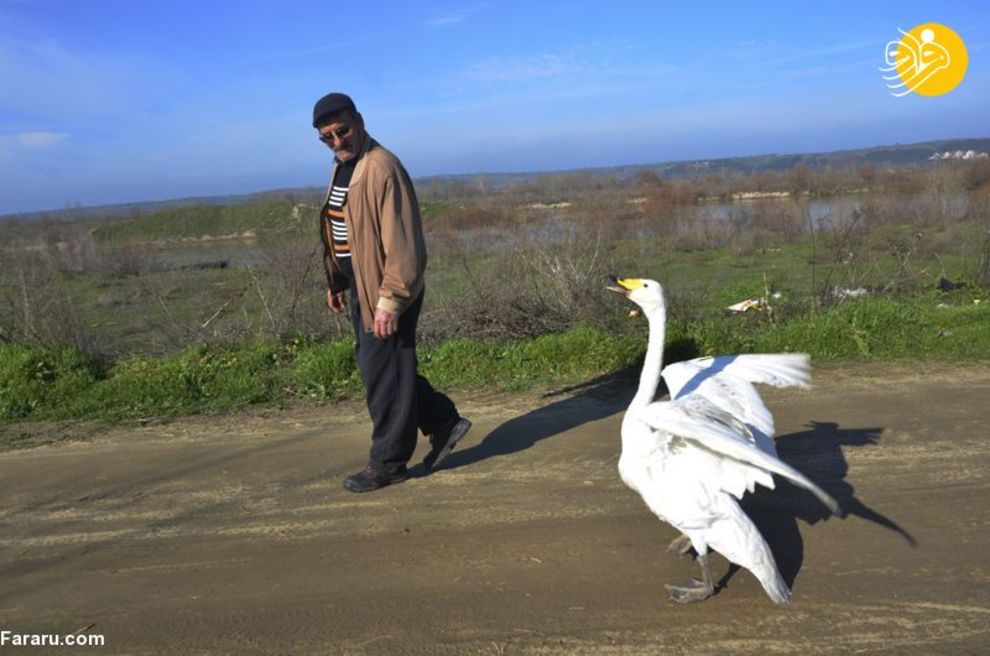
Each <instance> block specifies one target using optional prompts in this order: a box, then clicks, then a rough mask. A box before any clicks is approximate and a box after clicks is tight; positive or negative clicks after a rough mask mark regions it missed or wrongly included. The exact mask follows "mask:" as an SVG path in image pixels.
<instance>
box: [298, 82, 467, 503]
mask: <svg viewBox="0 0 990 656" xmlns="http://www.w3.org/2000/svg"><path fill="white" fill-rule="evenodd" d="M313 127H315V128H316V129H317V131H318V132H319V139H320V141H322V142H323V143H325V144H326V145H327V146H329V147H330V148H331V149H332V151H333V154H334V160H333V171H332V173H331V175H330V184H329V186H328V188H327V194H326V199H325V201H324V203H323V210H322V213H321V216H320V236H321V239H322V240H323V262H324V266H325V268H326V273H327V304H328V305H329V306H330V309H331V310H333V311H334V312H346V311H347V308H348V303H349V304H350V311H351V323H352V324H353V326H354V335H355V338H356V353H357V362H358V368H359V369H360V370H361V380H362V381H363V382H364V387H365V391H366V399H367V403H368V413H369V414H370V415H371V423H372V433H371V457H370V458H369V462H368V464H367V466H366V467H365V468H364V469H363V470H362V471H360V472H358V473H356V474H352V475H351V476H348V477H347V478H346V479H345V480H344V488H346V489H348V490H350V491H352V492H371V491H372V490H377V489H379V488H382V487H385V486H386V485H391V484H393V483H398V482H400V481H403V480H405V479H406V477H407V471H406V463H407V462H408V461H409V459H410V458H411V457H412V454H413V451H414V450H415V448H416V430H417V428H418V429H419V430H421V431H423V433H424V434H426V435H429V437H430V445H431V449H430V452H429V453H428V454H427V455H426V458H425V460H424V461H423V462H424V464H425V466H426V468H427V470H430V471H432V470H434V469H436V468H437V467H438V466H439V465H440V463H441V462H442V461H443V460H444V458H446V457H447V455H448V454H449V453H450V451H451V449H453V448H454V445H456V444H457V442H458V441H459V440H460V439H461V438H462V437H464V435H465V434H466V433H467V431H468V429H469V428H470V427H471V422H470V421H468V420H467V419H464V418H463V417H461V416H460V415H459V414H458V412H457V409H456V408H455V407H454V404H453V403H452V402H451V400H450V399H449V398H447V397H446V396H444V395H443V394H441V393H439V392H437V391H436V390H434V389H433V387H432V386H431V385H430V383H429V381H427V380H426V379H425V378H423V377H422V376H420V375H419V374H418V373H417V372H416V366H417V362H416V324H417V321H418V320H419V311H420V308H421V307H422V305H423V290H424V273H425V270H426V245H425V241H424V239H423V226H422V221H421V219H420V216H419V203H418V202H417V200H416V192H415V191H414V190H413V185H412V180H410V178H409V174H408V173H406V170H405V169H404V168H403V166H402V164H401V163H400V162H399V160H398V158H396V157H395V155H393V154H392V153H390V152H389V151H388V150H386V149H385V148H383V147H382V146H381V145H380V144H378V142H376V141H375V140H374V139H372V138H371V136H370V135H368V133H367V132H366V131H365V129H364V119H363V118H362V117H361V114H359V113H358V111H357V109H356V108H355V106H354V102H353V101H352V100H351V99H350V98H349V97H348V96H346V95H344V94H342V93H331V94H328V95H326V96H324V97H322V98H320V100H319V101H317V103H316V105H315V107H314V108H313ZM348 299H349V301H348Z"/></svg>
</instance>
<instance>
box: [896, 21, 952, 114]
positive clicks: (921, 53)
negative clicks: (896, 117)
mask: <svg viewBox="0 0 990 656" xmlns="http://www.w3.org/2000/svg"><path fill="white" fill-rule="evenodd" d="M897 31H898V32H900V33H901V35H902V36H901V38H900V39H899V40H897V41H890V42H888V43H887V47H886V48H884V53H883V54H884V60H885V62H886V66H882V67H881V68H880V70H881V71H882V72H883V73H884V76H883V79H884V80H886V81H887V88H888V89H890V92H891V93H892V94H893V95H895V96H897V97H898V98H900V97H902V96H906V95H908V94H909V93H917V94H919V95H922V96H941V95H942V94H944V93H948V92H950V91H952V90H953V89H955V88H956V86H958V85H959V83H960V82H962V79H963V76H964V75H966V67H967V66H968V65H969V55H968V54H967V52H966V44H965V43H963V40H962V39H961V38H960V37H959V35H958V34H956V33H955V32H954V31H953V30H952V29H951V28H948V27H946V26H945V25H939V24H938V23H925V24H924V25H919V26H917V27H915V28H913V29H911V30H909V31H907V32H905V31H904V30H902V29H898V30H897Z"/></svg>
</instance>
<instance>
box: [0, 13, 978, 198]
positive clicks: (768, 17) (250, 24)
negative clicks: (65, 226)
mask: <svg viewBox="0 0 990 656" xmlns="http://www.w3.org/2000/svg"><path fill="white" fill-rule="evenodd" d="M926 22H938V23H942V24H945V25H948V26H949V27H952V28H953V29H954V30H955V31H956V32H958V33H959V34H960V35H961V36H962V38H963V39H964V41H965V42H966V45H967V47H968V51H969V69H968V72H967V75H966V78H965V79H964V80H963V82H962V84H961V85H960V86H959V87H957V88H956V89H955V90H954V91H952V92H951V93H949V94H947V95H944V96H939V97H923V96H918V95H915V94H911V95H909V96H907V97H904V98H895V97H893V96H892V95H891V94H890V92H889V91H888V90H887V89H886V88H885V86H884V84H883V80H882V78H881V74H880V72H879V70H878V67H879V66H881V65H882V64H883V49H884V46H885V44H886V42H887V41H889V40H891V39H896V38H898V37H899V35H898V33H897V29H898V28H901V29H904V30H908V29H910V28H912V27H914V26H915V25H918V24H921V23H926ZM988 57H990V4H988V3H983V2H975V1H973V0H968V1H966V2H952V1H946V2H940V3H931V2H926V3H921V2H904V1H902V2H898V3H890V2H883V3H880V2H876V3H874V2H863V1H858V2H841V1H840V2H831V3H815V4H811V3H795V2H790V1H789V2H762V3H761V2H752V3H741V2H677V3H669V2H624V1H622V0H612V1H610V2H580V1H574V0H571V1H569V2H535V1H529V2H495V1H490V2H472V1H467V2H458V1H450V2H432V1H426V2H391V1H379V2H366V3H364V2H350V3H338V2H295V1H293V0H280V1H279V2H260V1H253V0H252V1H245V2H237V1H236V0H231V1H229V2H220V1H214V0H198V1H196V2H187V1H185V0H170V1H168V2H158V1H155V0H145V1H143V2H142V1H139V0H130V1H123V0H75V1H48V0H0V214H4V213H11V212H20V211H32V210H42V209H58V208H61V207H64V206H66V205H72V204H75V203H77V202H78V203H80V204H82V205H84V206H91V205H99V204H104V203H115V202H131V201H142V200H159V199H168V198H179V197H187V196H201V195H219V194H230V193H243V192H251V191H261V190H265V189H272V188H278V187H296V186H309V185H316V186H322V185H323V184H324V178H325V176H326V174H327V172H328V166H329V151H328V150H327V149H326V147H324V146H323V145H322V144H320V143H319V142H318V141H317V140H316V139H315V135H314V131H313V129H312V127H311V126H310V120H311V111H312V105H313V103H314V101H315V100H316V99H317V98H318V97H319V96H321V95H323V94H324V93H326V92H328V91H332V90H338V91H345V92H347V93H349V94H351V96H352V97H353V98H354V99H355V101H356V102H357V104H358V108H359V110H360V111H361V112H362V114H363V115H364V117H365V122H366V125H367V127H368V130H369V132H370V133H371V134H372V135H373V136H374V137H375V138H377V139H378V140H379V141H381V142H382V143H383V144H385V145H386V146H387V147H389V148H390V149H391V150H393V151H394V152H395V153H396V154H398V155H399V157H400V158H401V159H402V160H403V162H404V163H405V164H406V167H407V168H408V169H409V170H410V172H411V173H412V175H413V176H414V177H418V176H423V175H431V174H438V173H471V172H484V171H487V172H495V171H537V170H556V169H569V168H579V167H588V166H609V165H618V164H629V163H650V162H662V161H669V160H679V159H703V158H715V157H727V156H734V155H748V154H758V153H770V152H805V151H827V150H837V149H844V148H857V147H865V146H873V145H879V144H891V143H910V142H915V141H923V140H928V139H937V138H943V137H964V136H982V137H986V136H990V119H988V117H990V66H988V63H987V60H988Z"/></svg>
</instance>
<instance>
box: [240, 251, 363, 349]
mask: <svg viewBox="0 0 990 656" xmlns="http://www.w3.org/2000/svg"><path fill="white" fill-rule="evenodd" d="M262 251H263V254H264V267H263V269H261V270H259V271H257V272H254V271H252V273H253V275H252V282H253V283H254V292H255V293H256V295H257V297H258V299H259V300H260V301H261V303H262V305H263V306H264V310H265V317H266V318H267V319H268V321H267V326H266V328H265V329H266V330H269V331H270V332H272V333H274V334H277V335H288V334H291V333H303V334H307V335H314V336H319V335H325V334H327V333H331V334H334V335H335V336H340V335H342V334H343V333H344V332H345V331H346V330H350V327H349V325H345V324H346V322H344V321H342V320H340V318H339V317H337V319H338V320H336V321H335V320H334V319H331V318H328V315H332V314H333V313H331V312H330V310H329V308H327V304H326V288H327V284H326V273H325V271H324V268H323V259H322V258H323V245H322V243H321V242H320V241H319V240H317V239H309V238H305V237H302V236H297V235H293V236H285V237H282V238H277V239H276V238H273V239H269V240H266V241H265V242H264V243H263V245H262ZM333 316H336V315H333ZM263 323H264V322H263Z"/></svg>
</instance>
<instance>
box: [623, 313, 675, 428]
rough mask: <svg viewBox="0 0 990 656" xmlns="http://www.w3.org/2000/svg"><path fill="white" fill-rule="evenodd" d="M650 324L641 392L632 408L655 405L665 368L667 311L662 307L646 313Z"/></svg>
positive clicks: (640, 384)
mask: <svg viewBox="0 0 990 656" xmlns="http://www.w3.org/2000/svg"><path fill="white" fill-rule="evenodd" d="M644 314H645V315H646V318H647V320H648V321H649V323H650V337H649V341H648V342H647V346H646V359H645V360H644V361H643V371H642V372H641V373H640V375H639V390H638V391H637V392H636V396H635V397H633V401H632V403H631V404H630V405H629V407H630V408H645V407H646V406H648V405H649V404H651V403H653V399H654V398H655V397H656V395H657V386H659V384H660V370H661V369H662V368H663V342H664V338H665V336H666V334H665V333H666V329H667V326H666V324H667V311H666V308H664V307H663V306H662V305H661V306H660V307H659V308H657V309H656V310H653V311H650V312H644Z"/></svg>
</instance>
